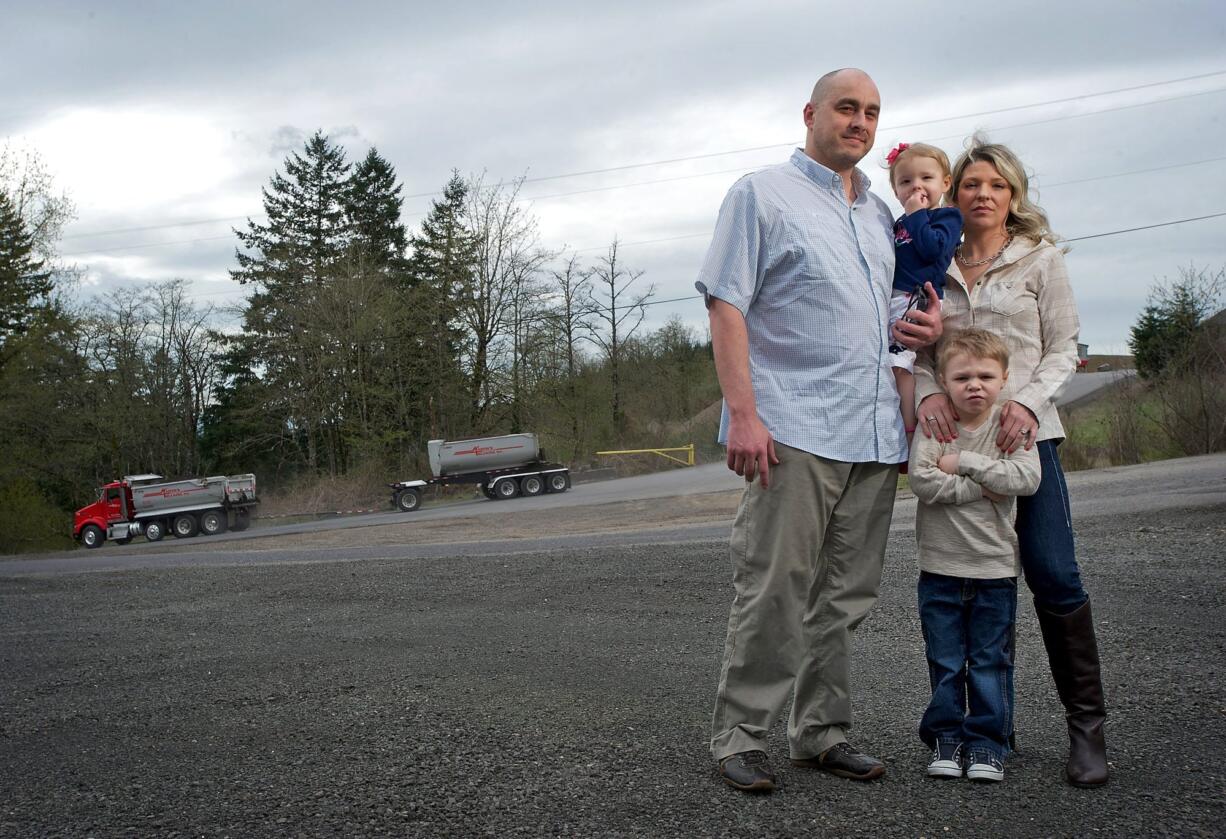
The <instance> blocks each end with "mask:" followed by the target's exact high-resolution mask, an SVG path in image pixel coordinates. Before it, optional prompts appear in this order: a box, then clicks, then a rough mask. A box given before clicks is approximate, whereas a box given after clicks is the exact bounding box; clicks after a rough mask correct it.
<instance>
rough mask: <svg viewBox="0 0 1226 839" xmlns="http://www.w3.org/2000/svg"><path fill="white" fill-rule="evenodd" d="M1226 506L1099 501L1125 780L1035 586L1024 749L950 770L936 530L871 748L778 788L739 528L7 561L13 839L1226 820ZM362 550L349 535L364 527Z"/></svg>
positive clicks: (904, 579)
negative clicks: (937, 742)
mask: <svg viewBox="0 0 1226 839" xmlns="http://www.w3.org/2000/svg"><path fill="white" fill-rule="evenodd" d="M1224 537H1226V506H1223V505H1221V504H1220V503H1218V504H1214V505H1213V506H1207V507H1201V508H1200V509H1196V510H1191V511H1176V512H1170V511H1168V512H1165V513H1162V514H1161V515H1153V516H1132V517H1128V518H1121V517H1118V516H1114V515H1100V516H1093V515H1092V516H1083V517H1082V518H1080V519H1079V521H1078V538H1079V548H1080V551H1081V558H1082V563H1083V569H1084V575H1085V578H1086V582H1087V586H1088V587H1089V589H1090V591H1091V593H1092V594H1093V595H1094V597H1095V605H1096V616H1097V620H1098V623H1099V624H1100V627H1101V629H1100V638H1101V641H1102V647H1103V649H1102V655H1103V659H1104V667H1105V676H1106V687H1107V691H1108V699H1109V702H1110V709H1111V718H1110V721H1109V743H1110V747H1111V751H1110V757H1111V760H1112V764H1113V771H1114V778H1113V781H1112V783H1111V784H1110V785H1109V786H1108V787H1107V788H1105V789H1102V790H1096V791H1087V790H1076V789H1073V788H1071V787H1068V786H1066V785H1065V784H1064V783H1063V782H1062V779H1061V775H1062V768H1063V756H1064V749H1065V736H1064V732H1063V720H1062V717H1061V713H1060V710H1059V707H1058V704H1057V702H1056V698H1055V691H1054V688H1053V687H1052V685H1051V683H1050V677H1049V676H1048V675H1047V672H1046V663H1045V660H1044V655H1043V652H1042V647H1041V642H1040V640H1039V633H1038V627H1037V624H1036V622H1035V620H1034V618H1033V614H1032V612H1031V610H1030V609H1029V606H1028V604H1029V596H1028V595H1024V596H1023V601H1024V604H1025V605H1024V608H1022V609H1019V615H1020V616H1021V619H1020V626H1019V641H1020V643H1019V655H1018V668H1019V669H1018V680H1017V687H1018V697H1019V703H1018V726H1019V736H1020V739H1021V747H1022V751H1021V753H1020V754H1019V755H1016V756H1015V757H1014V758H1013V759H1012V760H1011V761H1010V763H1009V765H1008V772H1009V776H1008V778H1007V780H1006V781H1005V782H1004V783H1003V784H1000V785H996V786H988V787H982V786H973V785H971V784H970V783H968V782H957V781H954V782H939V781H930V780H928V779H927V778H925V777H924V776H923V767H924V763H925V760H926V757H927V755H926V752H925V750H924V748H923V746H922V745H921V744H920V743H919V742H918V740H917V739H916V736H915V733H914V732H915V726H916V722H917V720H918V716H919V714H920V713H921V711H922V709H923V707H924V704H925V702H926V700H927V689H926V673H925V667H924V659H923V645H922V640H921V638H920V634H919V627H918V619H917V617H916V614H915V606H914V579H915V570H914V558H913V552H912V541H911V537H910V535H909V534H908V533H906V532H896V533H895V534H893V535H892V537H891V541H890V548H889V555H888V557H887V570H886V576H885V581H884V584H883V591H882V599H881V603H880V605H879V606H878V608H877V609H876V610H875V611H874V612H873V614H872V615H871V616H870V618H869V619H868V621H866V623H865V624H864V626H863V627H862V628H861V630H860V633H859V635H858V637H857V647H858V650H857V656H856V659H855V661H856V664H857V671H856V695H857V700H858V717H857V721H856V730H855V732H854V733H853V740H854V741H855V742H856V743H857V744H859V745H861V746H862V747H863V748H865V749H866V750H868V751H870V752H872V753H874V754H876V755H878V756H880V757H882V758H883V759H884V760H885V761H886V762H887V764H888V767H889V774H888V775H887V776H886V778H885V779H884V780H882V781H880V782H876V783H873V784H870V785H861V784H856V783H854V782H851V781H845V780H840V779H836V778H833V777H830V776H826V775H823V774H818V773H813V772H811V771H807V770H798V769H793V768H791V767H790V766H788V765H786V762H785V760H784V758H785V756H786V743H785V740H784V736H783V731H782V727H780V728H779V729H778V730H777V731H775V732H774V739H773V741H772V753H773V756H774V758H775V761H776V768H777V769H778V770H779V775H780V780H781V783H782V787H781V789H780V790H779V791H778V792H776V793H775V794H773V795H771V796H766V797H750V796H746V795H744V794H741V793H737V792H735V791H733V790H731V789H728V788H726V787H725V786H723V784H721V783H720V782H719V780H718V779H717V777H716V775H715V772H714V769H713V765H712V763H711V761H710V759H709V755H708V752H707V747H706V738H707V726H708V718H709V713H710V707H711V702H712V698H713V691H714V686H715V683H716V679H717V675H718V668H719V657H720V653H721V651H722V645H723V636H724V624H725V621H726V620H727V610H728V603H729V601H730V598H731V585H730V569H729V567H728V562H727V556H726V553H727V551H726V542H724V541H704V542H690V543H679V544H667V545H654V546H642V545H639V546H634V547H618V546H613V547H586V548H570V549H567V550H562V551H552V552H524V553H506V554H503V555H500V556H467V557H466V556H445V557H427V558H406V559H370V560H363V561H337V562H320V561H318V560H316V561H312V562H311V563H308V564H295V563H278V564H267V565H260V564H254V565H245V566H232V567H216V566H206V567H177V568H165V569H147V570H133V571H121V572H98V573H90V574H71V575H60V576H50V575H48V576H38V575H23V576H9V577H0V633H2V637H3V641H2V643H0V671H2V672H3V679H2V681H0V755H2V756H3V758H2V760H0V836H44V835H48V836H54V835H63V836H121V835H122V836H254V835H260V836H268V835H272V836H281V835H284V836H299V835H306V836H321V835H322V836H329V835H337V836H341V835H344V836H362V835H368V836H375V835H396V836H404V835H413V836H437V835H495V834H511V835H529V836H539V835H568V836H572V835H574V836H626V835H629V836H637V835H650V836H705V835H728V836H748V835H770V836H793V835H794V836H800V835H810V836H812V835H857V836H858V835H864V836H868V835H877V836H880V835H901V836H930V837H931V836H944V835H964V836H970V835H975V836H1055V835H1078V836H1083V835H1090V834H1096V835H1114V836H1138V835H1172V836H1175V835H1178V836H1189V835H1193V836H1197V835H1203V836H1211V835H1212V836H1219V835H1221V826H1222V823H1223V821H1224V820H1226V804H1224V801H1226V783H1224V779H1226V772H1224V771H1223V770H1222V767H1221V764H1219V763H1218V761H1219V760H1220V759H1221V756H1222V754H1223V752H1224V749H1226V733H1224V728H1226V727H1224V726H1223V722H1224V717H1226V700H1224V699H1223V693H1222V677H1221V675H1220V674H1222V673H1223V672H1224V671H1226V644H1224V641H1226V639H1224V638H1223V635H1224V634H1226V620H1224V618H1226V614H1224V608H1223V604H1224V593H1226V591H1224V590H1226V586H1224V585H1223V580H1222V572H1223V570H1224V569H1223V551H1222V547H1221V546H1222V544H1223V541H1224ZM336 550H337V552H338V560H342V559H345V558H346V557H344V556H343V553H344V549H343V548H339V547H338V548H336Z"/></svg>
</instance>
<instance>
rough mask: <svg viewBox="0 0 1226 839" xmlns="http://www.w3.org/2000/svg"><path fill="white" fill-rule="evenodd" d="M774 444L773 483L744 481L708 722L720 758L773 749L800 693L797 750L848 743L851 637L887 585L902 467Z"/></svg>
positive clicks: (806, 752)
mask: <svg viewBox="0 0 1226 839" xmlns="http://www.w3.org/2000/svg"><path fill="white" fill-rule="evenodd" d="M775 451H776V454H777V455H778V457H779V459H780V463H779V465H778V466H774V467H772V468H771V471H770V488H769V489H767V490H763V489H762V485H761V483H760V482H758V481H754V483H752V484H750V485H749V486H748V487H746V489H745V495H744V497H743V498H742V499H741V506H740V510H739V511H738V512H737V516H736V523H735V524H734V525H733V529H732V543H731V554H732V565H733V586H734V587H735V589H736V597H735V599H734V600H733V601H732V612H731V614H730V615H729V617H728V640H727V643H726V644H725V647H724V666H723V670H722V671H721V673H720V679H719V693H718V696H717V698H716V701H715V714H714V719H713V720H712V726H711V729H712V731H711V752H712V754H713V755H714V756H715V759H716V760H720V759H722V758H725V757H727V756H728V755H731V754H736V753H737V752H744V751H749V750H752V749H764V748H765V743H764V742H763V741H764V739H765V737H766V733H767V731H768V730H769V729H770V727H771V725H772V724H773V723H774V722H775V720H776V719H778V718H779V714H780V713H781V712H782V710H783V706H784V703H786V702H787V698H788V694H790V693H792V692H793V690H794V691H795V699H794V701H793V703H792V716H791V720H790V721H789V724H788V741H789V745H790V751H791V757H794V758H807V757H813V756H815V755H817V754H819V753H820V752H823V751H825V750H826V749H828V748H830V747H831V746H833V745H835V744H837V743H841V742H844V741H845V740H846V739H847V737H846V734H845V733H844V732H845V731H846V730H847V729H848V728H850V727H851V699H850V688H851V685H850V682H851V663H850V661H849V656H850V647H851V633H852V631H853V630H854V629H855V628H856V627H857V626H858V625H859V624H860V622H861V621H863V620H864V617H865V616H866V615H867V614H868V611H869V609H871V608H872V606H873V604H874V603H876V601H877V589H878V586H879V585H880V583H881V568H882V564H883V561H884V558H885V544H886V539H887V538H888V536H889V532H890V517H891V515H892V514H893V512H894V495H895V492H896V488H897V484H898V467H897V466H893V465H886V464H881V463H841V462H839V461H835V460H827V459H825V458H821V457H818V456H816V455H812V454H809V453H807V452H803V451H800V450H798V449H793V448H791V447H789V446H783V445H780V444H779V443H776V444H775Z"/></svg>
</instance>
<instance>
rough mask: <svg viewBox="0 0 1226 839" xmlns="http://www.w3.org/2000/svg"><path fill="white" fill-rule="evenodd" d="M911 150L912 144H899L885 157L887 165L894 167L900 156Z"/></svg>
mask: <svg viewBox="0 0 1226 839" xmlns="http://www.w3.org/2000/svg"><path fill="white" fill-rule="evenodd" d="M909 148H911V144H910V143H899V144H898V145H897V146H895V147H894V148H892V149H890V153H889V154H887V155H886V156H885V162H886V165H888V166H893V165H894V161H895V160H897V159H898V156H899V155H900V154H902V153H903V152H905V151H906V150H907V149H909Z"/></svg>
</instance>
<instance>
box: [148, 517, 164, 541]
mask: <svg viewBox="0 0 1226 839" xmlns="http://www.w3.org/2000/svg"><path fill="white" fill-rule="evenodd" d="M165 535H166V522H164V521H161V520H159V519H154V520H153V521H151V522H146V523H145V538H146V539H147V540H149V541H150V542H160V541H162V537H163V536H165Z"/></svg>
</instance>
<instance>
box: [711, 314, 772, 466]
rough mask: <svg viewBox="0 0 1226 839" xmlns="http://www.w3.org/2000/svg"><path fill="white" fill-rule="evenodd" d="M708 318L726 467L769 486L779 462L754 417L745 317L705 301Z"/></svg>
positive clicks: (755, 404)
mask: <svg viewBox="0 0 1226 839" xmlns="http://www.w3.org/2000/svg"><path fill="white" fill-rule="evenodd" d="M707 314H708V316H709V317H710V319H711V345H712V348H713V349H714V351H715V373H716V375H717V376H719V387H720V390H722V391H723V394H724V401H725V402H727V403H728V468H729V469H731V470H732V471H734V472H736V473H737V474H738V475H744V476H745V480H746V481H753V479H754V476H755V475H756V474H757V473H759V472H760V473H761V474H762V488H763V489H766V488H767V487H768V486H770V467H771V466H772V465H773V464H776V463H778V462H779V458H777V457H776V456H775V441H774V440H773V439H771V435H770V432H769V431H768V430H767V429H766V426H765V425H763V424H762V420H761V419H759V418H758V407H757V403H756V402H755V400H754V395H753V381H752V380H751V379H750V376H749V333H748V332H747V331H746V328H745V316H744V315H742V314H741V312H740V310H739V309H737V308H736V307H735V306H733V305H732V304H731V303H725V302H724V301H723V300H720V299H719V298H717V297H710V298H708V302H707Z"/></svg>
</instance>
